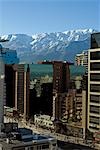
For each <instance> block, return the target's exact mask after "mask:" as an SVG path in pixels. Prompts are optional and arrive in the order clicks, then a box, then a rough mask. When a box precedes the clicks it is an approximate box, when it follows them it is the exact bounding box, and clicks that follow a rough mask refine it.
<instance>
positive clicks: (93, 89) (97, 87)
mask: <svg viewBox="0 0 100 150" xmlns="http://www.w3.org/2000/svg"><path fill="white" fill-rule="evenodd" d="M90 91H91V92H100V85H99V84H91V85H90Z"/></svg>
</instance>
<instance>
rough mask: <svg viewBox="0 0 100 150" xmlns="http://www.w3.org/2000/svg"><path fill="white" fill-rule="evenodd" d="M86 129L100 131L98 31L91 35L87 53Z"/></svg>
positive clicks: (99, 48) (99, 50)
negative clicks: (89, 47)
mask: <svg viewBox="0 0 100 150" xmlns="http://www.w3.org/2000/svg"><path fill="white" fill-rule="evenodd" d="M88 129H89V130H90V131H91V132H100V33H94V34H92V35H91V49H89V54H88Z"/></svg>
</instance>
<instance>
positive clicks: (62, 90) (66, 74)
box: [53, 61, 70, 120]
mask: <svg viewBox="0 0 100 150" xmlns="http://www.w3.org/2000/svg"><path fill="white" fill-rule="evenodd" d="M69 83H70V70H69V63H68V62H60V61H58V62H57V61H55V62H54V63H53V117H54V119H55V120H61V119H62V118H63V117H64V116H65V113H66V95H67V92H68V89H69Z"/></svg>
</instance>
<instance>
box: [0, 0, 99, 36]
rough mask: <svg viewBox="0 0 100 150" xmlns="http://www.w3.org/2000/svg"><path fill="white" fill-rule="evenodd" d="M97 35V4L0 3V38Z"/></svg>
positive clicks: (80, 0)
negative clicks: (93, 31)
mask: <svg viewBox="0 0 100 150" xmlns="http://www.w3.org/2000/svg"><path fill="white" fill-rule="evenodd" d="M86 28H92V29H96V30H98V31H100V0H0V35H4V34H19V33H21V34H28V35H33V34H36V33H43V32H44V33H45V32H47V33H50V32H63V31H66V30H76V29H86Z"/></svg>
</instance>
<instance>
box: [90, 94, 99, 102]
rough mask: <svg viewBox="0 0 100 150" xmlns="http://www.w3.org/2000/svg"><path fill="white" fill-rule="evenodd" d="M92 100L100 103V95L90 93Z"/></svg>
mask: <svg viewBox="0 0 100 150" xmlns="http://www.w3.org/2000/svg"><path fill="white" fill-rule="evenodd" d="M90 102H92V103H100V95H90Z"/></svg>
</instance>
